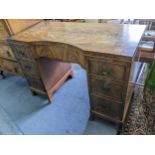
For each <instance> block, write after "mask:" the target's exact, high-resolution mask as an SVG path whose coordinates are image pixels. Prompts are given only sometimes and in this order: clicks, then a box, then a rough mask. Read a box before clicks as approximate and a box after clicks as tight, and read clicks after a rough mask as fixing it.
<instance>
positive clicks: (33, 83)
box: [26, 77, 45, 92]
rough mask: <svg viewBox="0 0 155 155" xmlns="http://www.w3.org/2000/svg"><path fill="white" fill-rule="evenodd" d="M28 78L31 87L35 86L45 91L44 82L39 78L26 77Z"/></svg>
mask: <svg viewBox="0 0 155 155" xmlns="http://www.w3.org/2000/svg"><path fill="white" fill-rule="evenodd" d="M26 78H27V80H28V83H29V85H30V87H32V88H35V89H36V90H39V91H43V92H45V88H44V86H43V83H42V81H41V80H40V79H39V78H38V79H37V78H35V77H26Z"/></svg>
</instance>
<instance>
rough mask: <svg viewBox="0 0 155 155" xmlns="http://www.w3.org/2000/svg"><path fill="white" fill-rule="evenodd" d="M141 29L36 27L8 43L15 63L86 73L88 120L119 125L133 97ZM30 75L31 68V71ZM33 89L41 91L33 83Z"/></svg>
mask: <svg viewBox="0 0 155 155" xmlns="http://www.w3.org/2000/svg"><path fill="white" fill-rule="evenodd" d="M145 28H146V27H145V26H143V25H114V24H99V23H67V22H64V23H63V22H50V21H49V22H41V23H40V24H37V25H36V26H34V27H32V28H30V29H28V30H27V31H24V32H22V33H20V34H17V35H15V36H13V37H11V38H9V39H8V43H9V44H10V46H11V48H12V49H13V51H14V52H15V56H16V57H17V58H18V59H19V58H20V59H22V62H21V63H24V62H25V61H27V60H29V62H33V61H35V59H36V58H38V57H47V58H50V59H56V60H62V61H64V62H74V63H78V64H80V65H81V66H82V67H83V68H85V69H86V70H87V76H88V88H89V95H90V102H91V103H90V105H91V116H98V117H100V118H104V119H107V120H110V121H112V122H115V123H117V124H119V125H120V124H121V125H122V124H123V122H124V121H125V118H126V115H127V111H128V108H129V105H130V100H131V96H132V94H133V88H134V81H135V77H136V76H135V75H136V74H137V72H136V71H135V68H136V67H135V66H136V64H137V62H136V60H137V55H138V52H137V47H138V44H139V42H140V40H141V38H142V36H143V32H144V31H145ZM34 72H35V68H34ZM37 85H38V87H41V85H40V83H39V81H38V83H37Z"/></svg>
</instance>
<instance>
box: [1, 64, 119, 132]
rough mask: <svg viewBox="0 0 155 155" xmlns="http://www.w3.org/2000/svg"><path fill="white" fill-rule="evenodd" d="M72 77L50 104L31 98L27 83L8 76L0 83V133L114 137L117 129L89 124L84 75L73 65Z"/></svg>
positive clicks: (93, 122)
mask: <svg viewBox="0 0 155 155" xmlns="http://www.w3.org/2000/svg"><path fill="white" fill-rule="evenodd" d="M73 70H74V78H73V79H71V80H68V81H67V82H65V84H64V85H63V86H62V87H61V88H60V89H59V90H58V91H57V92H55V94H54V96H53V101H52V104H48V100H47V98H46V97H43V96H32V94H31V91H30V90H29V87H28V84H27V81H26V80H25V79H24V78H22V77H18V76H13V75H8V76H7V78H6V79H3V80H0V86H1V89H0V134H25V135H66V134H67V135H81V134H84V135H114V134H116V130H117V127H116V126H115V125H114V124H112V123H108V122H106V121H103V120H100V119H95V120H94V121H89V109H90V106H89V98H88V90H87V80H86V72H85V70H84V69H82V68H81V67H80V66H79V65H76V64H73Z"/></svg>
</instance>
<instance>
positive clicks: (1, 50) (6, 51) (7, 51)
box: [0, 45, 16, 60]
mask: <svg viewBox="0 0 155 155" xmlns="http://www.w3.org/2000/svg"><path fill="white" fill-rule="evenodd" d="M0 57H2V58H7V59H11V60H16V58H15V56H14V54H13V52H12V50H11V48H10V47H9V46H5V45H0Z"/></svg>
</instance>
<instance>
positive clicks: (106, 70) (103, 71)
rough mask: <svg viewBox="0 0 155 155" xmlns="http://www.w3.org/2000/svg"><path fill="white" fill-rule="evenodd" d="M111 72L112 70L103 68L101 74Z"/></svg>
mask: <svg viewBox="0 0 155 155" xmlns="http://www.w3.org/2000/svg"><path fill="white" fill-rule="evenodd" d="M110 72H111V71H110V70H108V69H107V68H103V69H102V71H101V74H102V75H110Z"/></svg>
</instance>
